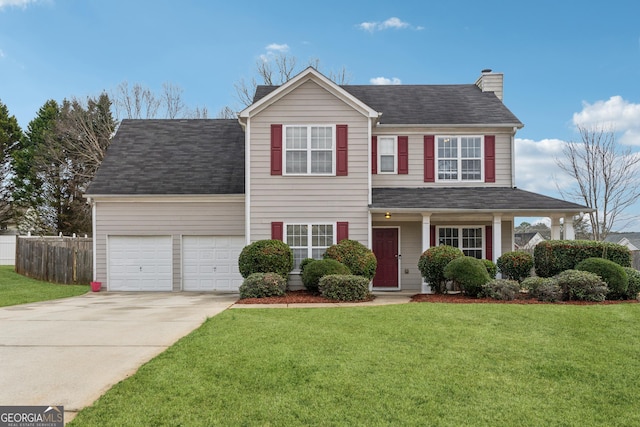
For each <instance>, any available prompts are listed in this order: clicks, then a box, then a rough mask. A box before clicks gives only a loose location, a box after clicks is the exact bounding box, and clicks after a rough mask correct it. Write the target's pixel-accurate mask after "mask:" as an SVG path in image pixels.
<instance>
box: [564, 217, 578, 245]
mask: <svg viewBox="0 0 640 427" xmlns="http://www.w3.org/2000/svg"><path fill="white" fill-rule="evenodd" d="M564 240H576V231H575V229H574V228H573V215H569V216H565V217H564Z"/></svg>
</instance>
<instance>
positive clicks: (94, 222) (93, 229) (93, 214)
mask: <svg viewBox="0 0 640 427" xmlns="http://www.w3.org/2000/svg"><path fill="white" fill-rule="evenodd" d="M87 203H90V204H91V234H92V235H93V239H92V242H91V246H92V249H93V254H92V258H93V259H92V262H93V281H94V282H97V281H98V279H97V268H98V265H97V264H98V255H97V251H96V247H97V244H96V241H97V240H98V235H97V230H98V224H97V218H96V213H97V208H96V202H95V200H93V199H92V198H90V197H89V198H88V199H87Z"/></svg>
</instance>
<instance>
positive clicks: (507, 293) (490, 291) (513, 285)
mask: <svg viewBox="0 0 640 427" xmlns="http://www.w3.org/2000/svg"><path fill="white" fill-rule="evenodd" d="M519 293H520V284H519V283H518V282H517V281H515V280H508V279H493V280H491V281H489V282H488V283H485V284H484V285H482V292H481V293H480V295H481V296H485V297H488V298H492V299H497V300H501V301H512V300H514V299H516V297H517V296H518V294H519Z"/></svg>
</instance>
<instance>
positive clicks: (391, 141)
mask: <svg viewBox="0 0 640 427" xmlns="http://www.w3.org/2000/svg"><path fill="white" fill-rule="evenodd" d="M378 165H380V166H379V170H378V173H398V144H397V140H396V137H395V136H379V137H378Z"/></svg>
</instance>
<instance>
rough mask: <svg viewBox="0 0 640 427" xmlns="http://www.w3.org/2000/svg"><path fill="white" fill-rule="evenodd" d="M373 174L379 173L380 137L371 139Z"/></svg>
mask: <svg viewBox="0 0 640 427" xmlns="http://www.w3.org/2000/svg"><path fill="white" fill-rule="evenodd" d="M371 173H372V174H374V175H375V174H377V173H378V137H377V136H372V137H371Z"/></svg>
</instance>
